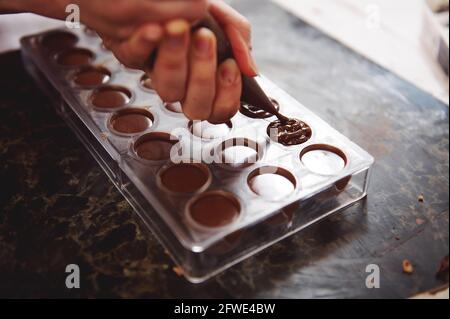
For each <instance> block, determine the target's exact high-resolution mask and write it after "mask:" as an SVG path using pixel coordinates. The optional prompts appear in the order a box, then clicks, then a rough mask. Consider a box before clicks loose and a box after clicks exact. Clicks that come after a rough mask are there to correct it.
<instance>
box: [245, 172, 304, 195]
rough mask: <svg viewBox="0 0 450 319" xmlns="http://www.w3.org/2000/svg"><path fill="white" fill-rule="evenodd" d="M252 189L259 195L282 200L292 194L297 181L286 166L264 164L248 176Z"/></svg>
mask: <svg viewBox="0 0 450 319" xmlns="http://www.w3.org/2000/svg"><path fill="white" fill-rule="evenodd" d="M247 183H248V186H249V187H250V189H251V190H252V191H253V192H254V193H255V194H256V195H259V196H262V197H264V198H267V199H271V200H281V199H284V198H286V197H287V196H289V195H291V194H292V193H293V192H294V191H295V188H296V186H297V181H296V179H295V177H294V175H292V173H291V172H289V171H288V170H286V169H284V168H280V167H274V166H264V167H260V168H258V169H256V170H254V171H253V172H252V173H250V175H249V176H248V178H247Z"/></svg>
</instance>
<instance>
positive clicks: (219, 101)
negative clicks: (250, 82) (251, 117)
mask: <svg viewBox="0 0 450 319" xmlns="http://www.w3.org/2000/svg"><path fill="white" fill-rule="evenodd" d="M241 91H242V77H241V72H240V70H239V67H238V65H237V63H236V61H235V60H233V59H228V60H226V61H224V62H223V63H222V64H221V65H220V66H219V69H218V71H217V79H216V97H215V101H214V105H213V108H212V112H211V114H210V116H209V119H208V121H209V122H210V123H212V124H221V123H225V122H227V121H229V120H230V119H231V118H232V117H233V116H234V115H235V114H236V113H237V112H238V110H239V107H240V100H241Z"/></svg>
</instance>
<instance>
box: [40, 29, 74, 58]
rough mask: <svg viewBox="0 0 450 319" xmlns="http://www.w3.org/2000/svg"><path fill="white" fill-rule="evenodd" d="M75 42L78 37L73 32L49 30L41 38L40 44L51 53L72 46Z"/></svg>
mask: <svg viewBox="0 0 450 319" xmlns="http://www.w3.org/2000/svg"><path fill="white" fill-rule="evenodd" d="M77 42H78V37H77V36H76V35H75V34H73V33H70V32H65V31H53V32H49V33H47V34H45V35H44V36H43V37H42V39H41V45H42V46H43V47H45V48H46V49H47V50H49V51H50V52H52V53H57V52H61V51H63V50H67V49H70V48H73V47H74V46H75V45H76V44H77Z"/></svg>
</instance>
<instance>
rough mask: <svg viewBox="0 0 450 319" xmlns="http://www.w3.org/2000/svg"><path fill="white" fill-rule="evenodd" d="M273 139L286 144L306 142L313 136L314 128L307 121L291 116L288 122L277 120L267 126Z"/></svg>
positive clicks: (268, 133) (292, 144)
mask: <svg viewBox="0 0 450 319" xmlns="http://www.w3.org/2000/svg"><path fill="white" fill-rule="evenodd" d="M267 135H268V136H269V137H270V139H271V140H273V141H275V142H277V143H280V144H282V145H284V146H294V145H300V144H304V143H306V142H307V141H309V140H310V139H311V137H312V129H311V127H310V126H309V125H308V124H306V123H305V122H303V121H301V120H299V119H294V118H291V119H290V120H289V121H288V122H287V123H282V122H281V121H280V120H276V121H274V122H272V123H270V124H269V126H268V127H267Z"/></svg>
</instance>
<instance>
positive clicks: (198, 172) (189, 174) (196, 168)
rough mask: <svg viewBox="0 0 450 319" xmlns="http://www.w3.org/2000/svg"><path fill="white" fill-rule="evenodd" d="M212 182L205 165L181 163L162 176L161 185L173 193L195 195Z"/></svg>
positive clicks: (165, 170)
mask: <svg viewBox="0 0 450 319" xmlns="http://www.w3.org/2000/svg"><path fill="white" fill-rule="evenodd" d="M209 180H210V172H209V170H208V168H207V167H206V166H205V165H203V164H190V163H181V164H177V165H173V166H170V167H168V168H166V169H164V170H163V171H162V173H161V174H160V181H161V184H162V185H163V186H164V187H165V188H166V189H168V190H169V191H171V192H174V193H179V194H182V193H183V194H187V193H195V192H198V191H199V190H201V189H202V188H203V187H204V186H205V185H206V184H207V183H208V181H209Z"/></svg>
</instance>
